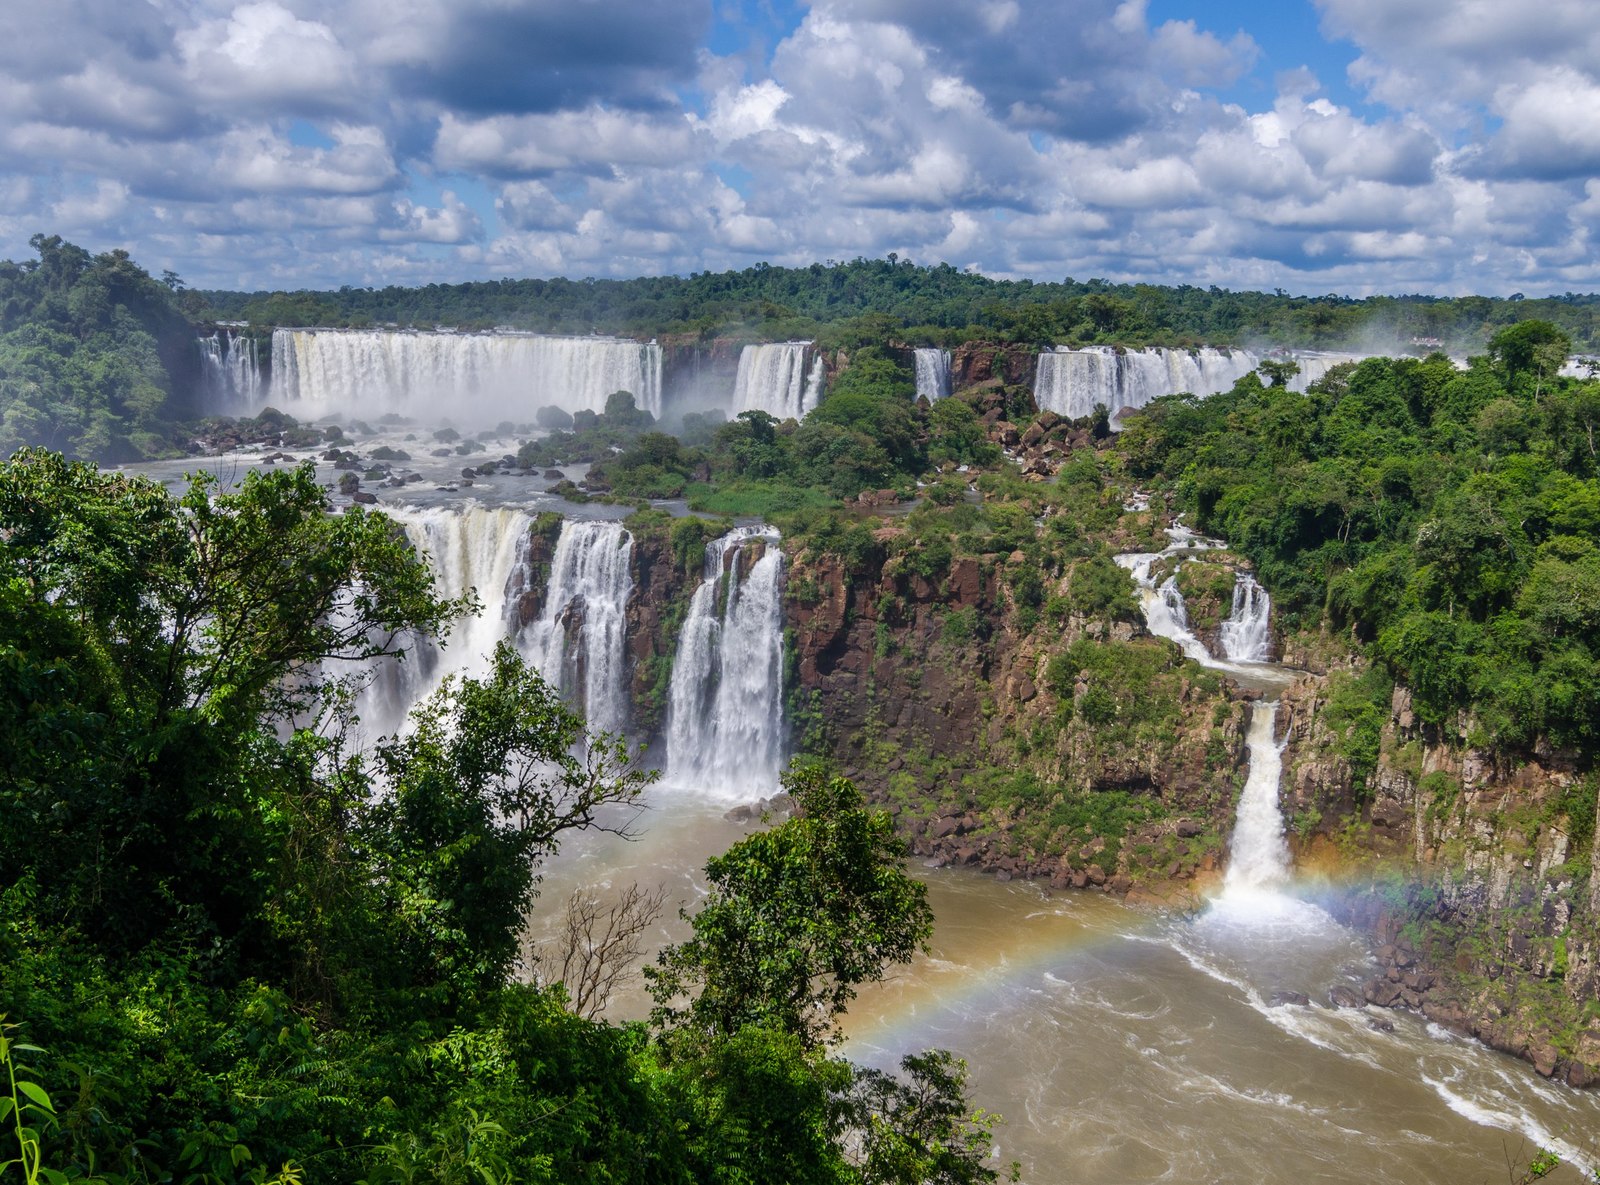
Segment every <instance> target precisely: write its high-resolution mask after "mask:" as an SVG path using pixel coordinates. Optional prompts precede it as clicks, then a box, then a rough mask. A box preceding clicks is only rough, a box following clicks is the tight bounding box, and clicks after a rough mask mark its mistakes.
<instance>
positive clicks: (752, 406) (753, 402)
mask: <svg viewBox="0 0 1600 1185" xmlns="http://www.w3.org/2000/svg"><path fill="white" fill-rule="evenodd" d="M810 348H811V343H810V342H765V343H762V344H760V345H749V346H745V347H744V349H743V350H741V351H740V352H739V372H738V375H737V376H736V377H735V379H734V383H733V414H734V415H738V414H739V413H740V412H743V411H764V412H766V413H767V414H768V415H771V416H775V417H776V418H778V419H780V420H789V419H795V420H798V419H800V418H801V417H802V416H804V415H805V414H806V412H808V411H810V410H811V409H812V408H814V407H815V406H816V405H817V402H818V400H820V399H821V397H822V377H823V374H824V373H825V367H824V366H823V362H822V357H821V355H818V356H817V358H816V360H815V361H814V363H813V364H812V366H811V369H810V372H809V374H808V372H807V369H806V351H807V350H809V349H810Z"/></svg>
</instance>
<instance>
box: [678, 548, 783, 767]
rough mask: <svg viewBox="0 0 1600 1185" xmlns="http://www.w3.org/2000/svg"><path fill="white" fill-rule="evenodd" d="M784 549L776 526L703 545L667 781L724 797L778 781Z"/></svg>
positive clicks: (682, 640) (683, 640)
mask: <svg viewBox="0 0 1600 1185" xmlns="http://www.w3.org/2000/svg"><path fill="white" fill-rule="evenodd" d="M783 570H784V558H783V552H782V551H781V550H780V549H779V547H778V532H777V531H776V530H774V529H773V528H771V527H741V528H738V529H736V530H734V531H731V532H729V533H728V534H726V535H724V536H722V537H721V538H720V539H715V540H713V541H712V542H710V543H708V544H707V545H706V550H705V574H704V576H703V578H702V579H701V582H700V586H699V587H698V588H697V589H695V593H694V598H693V600H692V601H691V602H690V605H689V614H688V617H687V618H686V619H685V621H684V623H683V632H682V633H681V634H680V635H679V638H678V654H677V660H676V661H675V662H674V663H673V667H672V683H671V690H670V707H669V719H668V729H667V781H668V783H669V784H671V785H673V786H675V787H679V788H682V789H690V790H695V791H699V792H703V793H710V794H712V795H714V796H719V797H738V796H740V795H743V796H745V797H750V796H751V795H752V794H769V793H771V792H772V791H773V790H774V789H776V788H777V783H778V774H779V772H780V770H781V768H782V760H783V604H782V596H783Z"/></svg>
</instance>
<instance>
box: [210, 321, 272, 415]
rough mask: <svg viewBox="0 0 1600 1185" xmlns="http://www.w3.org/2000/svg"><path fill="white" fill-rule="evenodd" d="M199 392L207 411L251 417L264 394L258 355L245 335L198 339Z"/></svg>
mask: <svg viewBox="0 0 1600 1185" xmlns="http://www.w3.org/2000/svg"><path fill="white" fill-rule="evenodd" d="M199 345H200V390H201V398H202V399H203V400H204V402H205V407H206V408H207V409H208V410H215V411H227V412H243V413H245V414H252V413H254V412H255V411H256V410H257V409H258V408H259V407H260V406H261V402H262V397H263V396H264V395H265V394H266V387H265V384H264V382H263V380H262V374H261V358H260V352H259V350H258V349H257V346H256V339H255V338H253V337H251V336H250V335H249V334H248V333H237V332H235V331H233V330H231V329H220V330H218V331H217V332H216V333H213V334H211V335H210V336H209V337H202V338H201V339H200V341H199Z"/></svg>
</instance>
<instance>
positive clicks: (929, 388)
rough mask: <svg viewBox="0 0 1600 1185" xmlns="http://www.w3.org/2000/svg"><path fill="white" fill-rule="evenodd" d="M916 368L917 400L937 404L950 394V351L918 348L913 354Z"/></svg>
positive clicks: (925, 347)
mask: <svg viewBox="0 0 1600 1185" xmlns="http://www.w3.org/2000/svg"><path fill="white" fill-rule="evenodd" d="M913 360H914V361H915V362H916V367H917V398H918V399H926V400H927V401H928V402H929V403H937V402H938V401H939V400H941V399H943V398H945V397H946V396H947V395H949V394H950V351H949V350H939V349H934V348H933V347H931V346H918V347H917V349H916V351H915V352H914V354H913Z"/></svg>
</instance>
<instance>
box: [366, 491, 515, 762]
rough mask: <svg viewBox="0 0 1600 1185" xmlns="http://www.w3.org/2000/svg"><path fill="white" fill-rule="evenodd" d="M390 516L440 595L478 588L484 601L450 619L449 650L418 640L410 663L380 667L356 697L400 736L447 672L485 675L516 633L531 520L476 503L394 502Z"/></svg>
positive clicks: (380, 728) (373, 720)
mask: <svg viewBox="0 0 1600 1185" xmlns="http://www.w3.org/2000/svg"><path fill="white" fill-rule="evenodd" d="M384 513H385V514H386V515H387V516H388V517H389V518H391V519H393V520H394V521H395V522H396V523H397V524H398V525H399V526H400V527H401V528H402V529H403V530H404V531H405V533H406V538H407V540H409V541H410V543H411V546H412V547H414V548H415V549H416V550H417V552H418V553H419V554H421V555H423V556H426V557H427V560H428V564H429V566H430V567H431V568H432V569H433V589H434V592H435V593H436V594H437V595H438V596H440V597H459V596H461V595H462V594H464V593H465V592H467V590H469V589H476V590H477V593H478V599H479V600H480V601H481V602H482V603H483V611H482V612H481V613H479V614H478V615H477V616H473V617H463V618H458V619H457V620H455V621H454V622H452V623H451V628H450V634H449V637H448V638H447V639H446V642H445V645H444V646H443V647H442V648H441V647H440V646H439V645H438V644H436V643H434V642H433V641H431V640H429V639H426V638H420V637H414V638H412V639H411V640H410V643H409V645H408V646H407V653H406V656H405V658H404V659H403V660H401V661H399V662H393V661H385V662H383V663H381V664H379V666H378V669H377V673H376V675H375V676H374V677H373V678H372V680H371V681H370V682H369V683H368V685H367V686H366V687H365V688H364V689H363V690H362V692H361V695H360V697H359V698H358V700H357V711H358V712H359V714H360V715H361V718H362V720H363V722H364V723H365V724H367V725H368V726H369V727H370V728H371V729H372V730H374V731H375V732H379V733H393V732H394V731H395V730H397V729H398V728H399V727H400V726H401V725H402V724H403V723H404V721H405V718H406V714H407V713H408V712H410V710H411V708H412V706H413V705H414V704H416V703H417V702H418V701H419V700H421V699H423V698H425V697H427V696H429V695H431V694H433V692H435V691H436V690H438V688H439V684H440V683H441V682H442V681H443V680H444V678H445V677H446V676H447V675H462V676H467V677H472V678H482V677H483V676H484V675H486V674H487V673H488V670H489V658H490V656H491V655H492V654H493V653H494V647H495V644H496V643H497V642H499V641H500V640H501V639H502V638H505V637H507V636H508V634H509V633H510V631H511V623H510V621H509V616H510V606H509V605H508V603H507V589H508V587H509V586H510V585H511V583H512V581H513V579H514V578H515V577H516V576H517V575H518V569H519V567H520V565H522V564H523V562H524V559H523V555H524V541H525V540H526V539H527V535H528V529H529V527H530V525H531V520H530V519H529V518H528V516H527V515H526V514H525V513H523V512H522V511H519V510H507V509H493V510H491V509H488V508H485V507H482V506H477V505H469V506H466V507H461V508H454V507H451V508H444V507H434V508H429V509H426V510H417V509H411V508H407V507H402V506H393V507H385V508H384Z"/></svg>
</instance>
